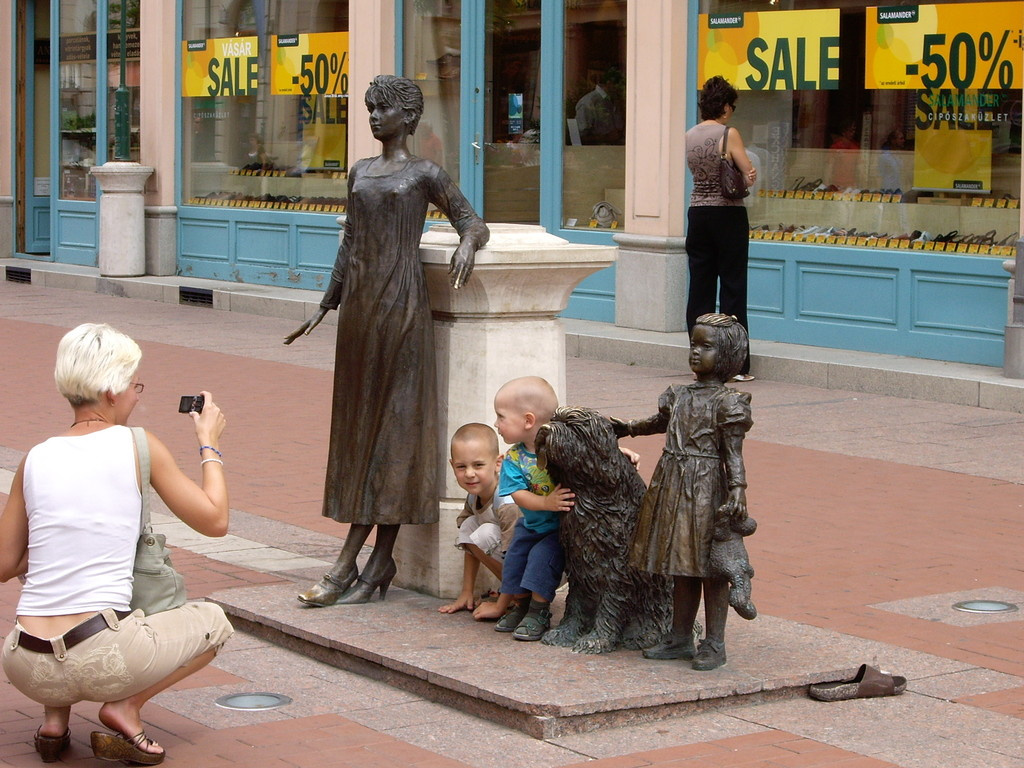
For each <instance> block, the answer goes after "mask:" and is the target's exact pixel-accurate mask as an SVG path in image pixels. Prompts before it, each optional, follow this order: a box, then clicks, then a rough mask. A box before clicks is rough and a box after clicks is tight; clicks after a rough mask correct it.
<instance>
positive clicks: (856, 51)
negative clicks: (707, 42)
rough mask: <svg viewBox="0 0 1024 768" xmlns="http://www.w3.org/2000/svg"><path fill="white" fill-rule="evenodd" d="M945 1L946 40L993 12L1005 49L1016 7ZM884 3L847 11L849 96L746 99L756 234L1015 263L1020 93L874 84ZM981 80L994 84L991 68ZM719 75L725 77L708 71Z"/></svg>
mask: <svg viewBox="0 0 1024 768" xmlns="http://www.w3.org/2000/svg"><path fill="white" fill-rule="evenodd" d="M935 5H936V7H937V8H939V9H940V10H939V12H938V14H937V19H938V21H937V22H936V23H937V24H939V25H940V26H939V28H938V30H937V32H938V33H939V34H945V35H946V38H945V39H946V40H952V39H953V37H954V36H956V35H959V33H960V32H961V31H962V30H961V29H960V28H959V27H956V28H953V27H951V26H949V25H950V24H954V23H955V22H952V21H950V20H953V19H956V18H958V17H957V15H956V14H958V13H966V14H968V16H969V15H970V14H972V13H973V14H975V15H978V14H981V15H982V16H983V17H984V18H985V24H986V29H987V30H988V32H989V34H990V35H993V34H994V35H995V39H996V41H998V39H999V34H998V32H997V31H995V32H993V30H994V29H995V27H994V26H992V25H994V24H995V23H996V22H995V20H994V19H995V18H996V16H997V15H999V16H1001V14H997V13H996V11H998V10H999V8H1000V6H1002V5H1005V6H1006V7H1007V8H1009V9H1010V10H1009V11H1008V13H1010V14H1011V15H1013V14H1015V13H1017V12H1016V11H1014V10H1012V8H1011V6H1014V4H1013V3H1006V4H1002V3H999V2H991V3H986V6H987V7H984V8H983V7H981V6H979V9H978V11H974V10H973V9H970V8H967V9H966V10H964V11H953V10H952V9H951V10H950V12H949V13H948V14H943V13H942V12H941V7H942V6H944V5H957V3H950V2H945V1H944V0H939V2H937V3H935ZM795 6H798V8H796V9H795V10H794V7H795ZM835 6H836V4H835V3H834V2H831V1H830V0H812V1H811V2H806V3H799V4H795V3H791V2H784V3H783V4H782V6H781V7H779V6H774V7H764V6H759V7H758V8H757V9H756V10H758V11H761V12H771V13H794V14H796V13H800V12H801V11H808V10H812V9H822V8H835ZM876 6H877V4H874V3H868V2H863V3H858V4H856V7H854V4H852V3H848V4H846V5H844V7H843V8H842V9H841V10H840V16H839V45H840V49H841V55H840V62H841V64H840V69H839V79H838V88H836V89H831V90H830V89H814V88H805V89H797V90H790V89H783V88H779V89H776V90H758V91H752V90H741V91H740V98H739V101H738V103H737V112H736V116H735V117H734V118H733V120H732V121H731V123H730V124H731V125H733V126H735V127H736V128H737V129H738V130H739V132H740V135H741V136H742V137H743V139H744V142H745V143H746V146H747V150H748V152H749V153H750V155H751V157H752V159H753V161H754V164H755V165H757V166H758V167H759V173H758V178H759V181H758V184H757V185H756V186H755V187H754V188H753V190H752V192H753V194H752V196H751V197H749V198H747V203H746V204H747V205H748V207H749V209H750V210H749V213H750V222H751V226H752V229H751V237H753V238H755V239H767V240H787V241H789V240H792V241H795V242H810V243H819V244H828V245H853V246H858V247H876V248H889V249H892V248H895V249H912V250H928V251H942V252H947V253H948V252H954V253H961V254H976V255H981V256H998V257H1001V258H1002V257H1005V256H1008V255H1010V253H1011V252H1012V250H1013V243H1014V242H1015V241H1016V238H1017V229H1018V223H1019V210H1018V209H1019V206H1020V200H1019V199H1018V196H1019V194H1020V174H1021V118H1020V116H1021V108H1022V99H1021V90H1020V89H1009V88H999V87H991V86H998V85H999V83H998V77H997V76H993V77H992V78H991V82H989V83H988V84H989V86H990V87H987V88H955V87H937V88H931V89H917V88H908V89H900V88H890V87H888V86H886V87H877V88H876V87H868V88H865V82H866V76H871V77H874V74H875V73H874V71H871V70H866V67H867V66H868V65H869V64H868V63H869V61H870V60H871V59H872V57H869V56H868V55H867V54H866V51H867V50H868V49H869V48H870V47H871V45H872V44H873V40H874V39H875V38H877V35H876V36H875V38H873V37H872V36H870V35H869V34H868V32H867V28H868V23H869V19H870V20H872V21H876V20H877V16H875V17H871V16H870V14H876V13H877V8H876ZM901 7H902V6H901ZM912 7H916V6H907V8H912ZM921 7H922V8H924V7H925V6H921ZM776 9H778V10H776ZM750 10H751V9H750V5H749V4H748V3H745V2H739V1H738V0H702V2H701V7H700V12H701V13H726V14H727V13H733V12H737V11H747V12H749V11H750ZM791 18H792V17H791ZM959 18H965V17H963V16H960V17H959ZM943 19H946V20H947V21H945V22H944V21H943ZM944 24H946V25H947V26H943V25H944ZM786 26H787V27H792V28H798V27H799V23H798V22H797V21H796V20H795V19H794V20H793V21H791V22H789V23H788V24H787V25H786ZM1013 26H1014V30H1016V29H1017V27H1018V26H1019V16H1015V17H1014V25H1013ZM805 31H811V32H813V31H814V30H806V28H805ZM967 37H970V35H969V34H968V35H967ZM973 39H974V38H971V40H973ZM962 42H963V40H962ZM965 44H966V43H965ZM935 50H936V51H938V50H945V49H935ZM966 50H968V49H966V48H965V49H964V50H962V51H961V54H962V55H964V56H965V57H966V53H965V52H964V51H966ZM1015 50H1018V49H1016V48H1015ZM933 55H936V54H935V53H934V52H933ZM968 58H969V57H966V58H964V59H963V61H964V62H967V61H968ZM872 64H873V62H872ZM965 66H966V64H965ZM1018 66H1019V65H1018ZM922 71H928V72H929V73H934V72H936V71H937V69H936V67H935V66H934V65H929V66H927V67H922ZM978 71H979V72H980V73H981V77H982V78H983V77H984V72H985V70H984V68H981V69H979V70H978ZM993 71H994V72H995V74H996V75H998V71H995V70H993ZM711 74H717V73H714V72H709V73H705V75H708V76H709V75H711ZM961 74H962V73H961ZM734 85H737V86H738V87H740V88H742V87H743V84H742V83H734ZM947 85H948V83H947ZM971 187H975V188H974V189H972V188H971Z"/></svg>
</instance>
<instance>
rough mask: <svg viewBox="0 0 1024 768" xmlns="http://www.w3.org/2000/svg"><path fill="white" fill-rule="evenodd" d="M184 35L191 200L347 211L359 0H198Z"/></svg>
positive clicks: (186, 180) (187, 192)
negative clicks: (351, 26) (352, 35)
mask: <svg viewBox="0 0 1024 768" xmlns="http://www.w3.org/2000/svg"><path fill="white" fill-rule="evenodd" d="M183 36H184V40H183V41H182V43H181V62H182V66H181V74H182V120H183V125H182V158H183V163H182V164H183V173H182V184H183V187H182V197H183V201H182V202H183V203H184V204H186V205H202V206H229V207H238V208H272V209H281V210H293V211H294V210H298V211H311V212H323V213H335V214H336V213H340V212H343V211H344V209H345V184H346V178H347V153H348V114H349V98H348V95H349V93H348V91H349V89H348V71H349V40H348V1H347V0H334V1H333V2H332V1H331V0H262V1H256V0H196V1H195V2H189V3H186V4H185V9H184V18H183Z"/></svg>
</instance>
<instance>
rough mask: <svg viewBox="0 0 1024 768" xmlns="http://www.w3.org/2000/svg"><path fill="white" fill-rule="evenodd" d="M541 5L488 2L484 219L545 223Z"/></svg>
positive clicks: (511, 0) (516, 0) (502, 0)
mask: <svg viewBox="0 0 1024 768" xmlns="http://www.w3.org/2000/svg"><path fill="white" fill-rule="evenodd" d="M540 5H541V4H540V2H539V0H537V1H536V2H520V1H519V0H487V2H486V11H485V18H484V25H485V26H484V57H483V62H484V72H483V76H484V88H483V100H482V106H483V130H482V134H483V136H482V141H481V142H480V143H481V145H482V152H483V217H484V219H485V220H486V221H496V222H497V221H501V222H514V223H519V224H538V223H540V186H541V178H540V168H541V162H540V128H541V125H540V110H541V92H540V58H541V56H540V48H541V39H540V22H541V8H540Z"/></svg>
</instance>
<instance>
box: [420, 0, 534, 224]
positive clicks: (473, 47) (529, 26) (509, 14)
mask: <svg viewBox="0 0 1024 768" xmlns="http://www.w3.org/2000/svg"><path fill="white" fill-rule="evenodd" d="M540 21H541V4H540V0H485V2H483V3H479V2H460V0H430V1H429V2H419V1H417V2H406V3H405V12H404V18H403V22H404V39H403V58H404V61H403V72H404V74H405V76H406V77H408V78H410V79H413V80H415V81H416V82H417V83H418V84H419V86H420V88H421V89H422V90H423V96H424V113H423V120H422V121H421V122H420V126H419V129H418V130H417V131H416V134H415V135H414V136H413V140H412V142H411V147H412V150H413V152H415V153H416V154H418V155H420V156H422V157H426V158H429V159H431V160H434V161H435V162H437V163H438V164H439V165H442V166H443V167H444V169H445V170H446V171H448V174H449V175H450V176H451V177H452V178H453V179H455V181H456V182H457V183H458V184H459V186H460V187H461V188H462V191H463V193H464V194H465V195H466V197H467V198H469V200H470V202H471V203H472V204H473V207H474V208H476V210H477V211H479V212H480V213H481V214H482V215H483V217H484V219H485V220H487V221H490V222H518V223H524V224H536V223H538V222H539V220H540V166H541V163H540V48H541V37H540V26H541V25H540Z"/></svg>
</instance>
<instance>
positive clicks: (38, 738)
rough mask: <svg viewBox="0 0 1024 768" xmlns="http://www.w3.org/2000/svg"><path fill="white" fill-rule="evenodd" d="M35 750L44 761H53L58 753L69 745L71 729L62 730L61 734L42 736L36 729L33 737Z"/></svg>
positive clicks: (57, 756) (55, 760)
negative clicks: (62, 733)
mask: <svg viewBox="0 0 1024 768" xmlns="http://www.w3.org/2000/svg"><path fill="white" fill-rule="evenodd" d="M34 742H35V745H36V752H38V753H39V757H41V758H42V760H43V762H44V763H55V762H57V759H58V758H59V757H60V753H61V752H63V751H64V750H66V749H67V748H68V747H69V746H71V729H70V728H68V729H67V730H65V731H64V735H63V736H43V734H41V733H40V732H39V731H38V730H37V731H36V735H35V739H34Z"/></svg>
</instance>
